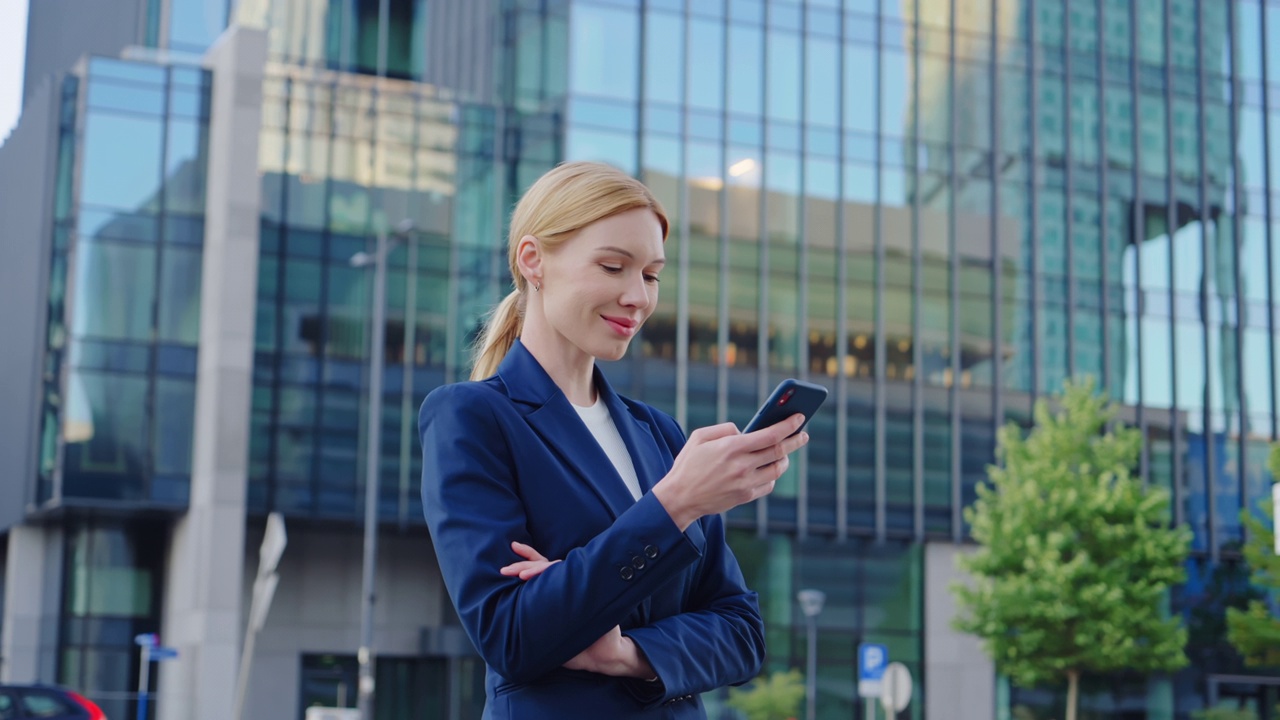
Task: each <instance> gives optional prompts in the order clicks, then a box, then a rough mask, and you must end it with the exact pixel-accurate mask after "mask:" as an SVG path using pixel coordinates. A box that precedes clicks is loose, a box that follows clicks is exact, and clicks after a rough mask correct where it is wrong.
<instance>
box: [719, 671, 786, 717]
mask: <svg viewBox="0 0 1280 720" xmlns="http://www.w3.org/2000/svg"><path fill="white" fill-rule="evenodd" d="M803 701H804V676H802V675H801V674H800V671H799V670H796V669H794V668H793V669H791V670H788V671H786V672H776V673H774V674H772V675H769V676H761V677H759V678H756V680H755V682H753V683H751V686H750V688H748V689H745V690H743V689H739V688H731V689H730V690H729V707H732V708H735V709H737V710H741V711H742V712H743V713H744V714H745V715H746V716H747V720H794V718H795V717H796V716H797V715H799V714H800V703H801V702H803Z"/></svg>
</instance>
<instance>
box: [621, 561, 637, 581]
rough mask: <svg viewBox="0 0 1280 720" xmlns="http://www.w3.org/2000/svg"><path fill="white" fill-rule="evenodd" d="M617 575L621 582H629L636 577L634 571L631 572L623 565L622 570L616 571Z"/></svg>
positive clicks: (628, 567) (629, 568)
mask: <svg viewBox="0 0 1280 720" xmlns="http://www.w3.org/2000/svg"><path fill="white" fill-rule="evenodd" d="M618 575H619V576H621V577H622V579H623V580H630V579H631V578H633V577H635V576H636V571H635V570H632V569H631V566H630V565H623V566H622V568H621V569H620V570H618Z"/></svg>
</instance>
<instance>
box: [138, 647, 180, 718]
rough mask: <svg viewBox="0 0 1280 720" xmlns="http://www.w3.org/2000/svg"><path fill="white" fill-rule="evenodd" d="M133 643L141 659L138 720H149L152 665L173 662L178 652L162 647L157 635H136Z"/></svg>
mask: <svg viewBox="0 0 1280 720" xmlns="http://www.w3.org/2000/svg"><path fill="white" fill-rule="evenodd" d="M133 642H134V644H135V645H137V646H138V649H139V651H140V653H141V657H140V658H139V659H138V660H139V661H138V716H137V717H138V720H147V701H148V700H150V699H151V663H152V662H155V661H157V660H172V659H174V658H176V657H178V651H177V650H176V649H174V648H170V647H161V645H160V636H158V635H156V634H155V633H143V634H141V635H135V636H134V638H133Z"/></svg>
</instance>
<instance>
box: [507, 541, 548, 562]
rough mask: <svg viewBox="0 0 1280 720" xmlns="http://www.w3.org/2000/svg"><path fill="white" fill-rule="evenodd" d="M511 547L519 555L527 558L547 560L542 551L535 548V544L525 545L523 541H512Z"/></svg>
mask: <svg viewBox="0 0 1280 720" xmlns="http://www.w3.org/2000/svg"><path fill="white" fill-rule="evenodd" d="M511 549H512V550H514V551H515V553H516V554H517V555H519V556H520V557H522V558H524V559H526V560H546V558H545V557H543V556H542V553H540V552H538V551H537V550H534V549H533V546H531V545H525V544H524V543H522V542H515V541H512V543H511Z"/></svg>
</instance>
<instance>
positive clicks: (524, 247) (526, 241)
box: [516, 235, 542, 285]
mask: <svg viewBox="0 0 1280 720" xmlns="http://www.w3.org/2000/svg"><path fill="white" fill-rule="evenodd" d="M516 267H518V268H520V274H521V275H523V276H524V279H525V280H526V281H528V282H529V284H530V285H533V284H534V283H538V282H541V281H542V245H541V243H539V242H538V238H536V237H534V236H532V235H525V236H524V237H522V238H520V244H519V245H517V246H516Z"/></svg>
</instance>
